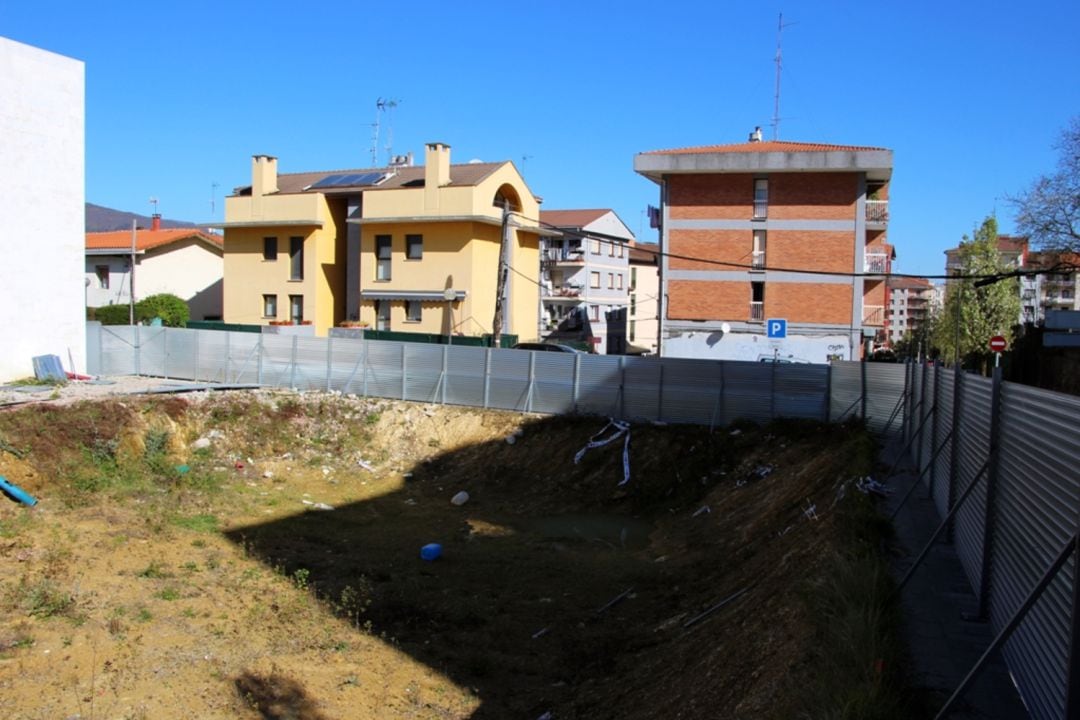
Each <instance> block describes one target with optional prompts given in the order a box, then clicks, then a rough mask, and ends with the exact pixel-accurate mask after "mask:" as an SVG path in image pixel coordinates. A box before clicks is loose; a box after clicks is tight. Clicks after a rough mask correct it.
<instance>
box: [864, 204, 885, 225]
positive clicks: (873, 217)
mask: <svg viewBox="0 0 1080 720" xmlns="http://www.w3.org/2000/svg"><path fill="white" fill-rule="evenodd" d="M866 222H868V223H881V224H885V223H887V222H889V201H888V200H867V201H866Z"/></svg>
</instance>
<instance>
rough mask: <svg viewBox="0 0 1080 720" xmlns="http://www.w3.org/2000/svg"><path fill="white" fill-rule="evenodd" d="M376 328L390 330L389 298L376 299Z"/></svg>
mask: <svg viewBox="0 0 1080 720" xmlns="http://www.w3.org/2000/svg"><path fill="white" fill-rule="evenodd" d="M375 329H376V330H389V329H390V301H389V300H376V301H375Z"/></svg>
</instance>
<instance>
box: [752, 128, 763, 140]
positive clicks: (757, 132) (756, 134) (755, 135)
mask: <svg viewBox="0 0 1080 720" xmlns="http://www.w3.org/2000/svg"><path fill="white" fill-rule="evenodd" d="M750 142H761V126H760V125H758V126H756V127H755V128H754V132H752V133H750Z"/></svg>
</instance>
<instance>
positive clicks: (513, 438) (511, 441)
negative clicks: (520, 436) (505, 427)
mask: <svg viewBox="0 0 1080 720" xmlns="http://www.w3.org/2000/svg"><path fill="white" fill-rule="evenodd" d="M516 442H517V435H507V436H506V444H507V445H513V444H514V443H516Z"/></svg>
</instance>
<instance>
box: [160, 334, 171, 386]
mask: <svg viewBox="0 0 1080 720" xmlns="http://www.w3.org/2000/svg"><path fill="white" fill-rule="evenodd" d="M161 374H162V375H163V376H164V377H165V379H166V380H168V379H169V328H166V327H163V328H161Z"/></svg>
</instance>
